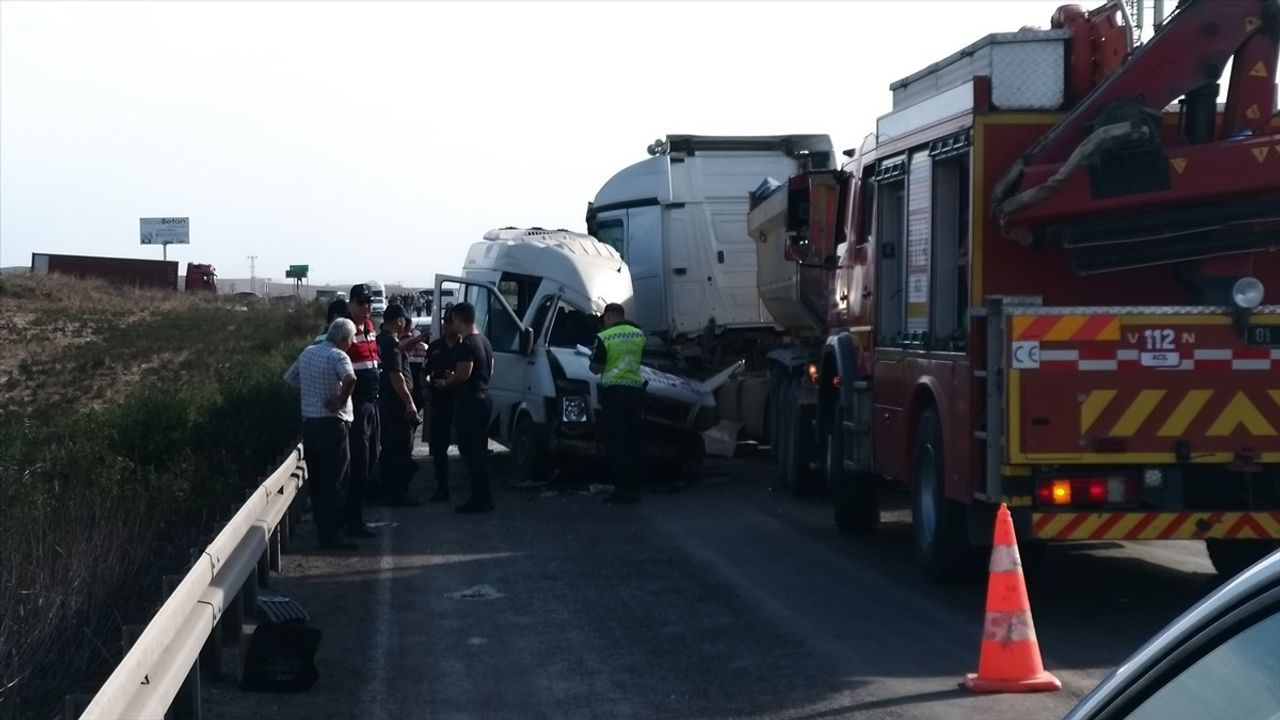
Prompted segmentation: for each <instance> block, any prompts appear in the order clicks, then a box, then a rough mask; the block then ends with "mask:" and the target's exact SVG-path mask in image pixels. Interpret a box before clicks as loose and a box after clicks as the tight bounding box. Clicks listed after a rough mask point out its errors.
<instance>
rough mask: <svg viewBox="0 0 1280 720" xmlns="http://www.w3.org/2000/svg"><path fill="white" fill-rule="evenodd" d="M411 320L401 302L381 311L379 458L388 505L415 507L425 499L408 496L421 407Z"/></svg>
mask: <svg viewBox="0 0 1280 720" xmlns="http://www.w3.org/2000/svg"><path fill="white" fill-rule="evenodd" d="M408 322H409V318H408V317H407V316H406V314H405V312H404V307H403V306H401V305H388V306H387V309H386V311H384V312H383V314H382V332H381V333H379V334H378V358H379V362H380V369H381V378H380V380H379V386H378V425H379V428H380V430H381V437H382V449H381V452H380V454H379V458H380V462H381V470H382V473H381V477H382V492H383V494H384V498H383V499H384V500H385V502H386V503H387V504H388V505H398V506H405V507H413V506H417V505H421V504H422V501H421V500H419V499H417V498H415V497H411V496H410V495H409V481H410V480H412V479H413V474H414V472H415V471H416V470H417V467H416V466H415V465H414V463H413V430H414V428H415V427H416V425H417V420H418V407H417V405H415V404H414V402H413V394H412V387H413V380H412V379H411V378H410V377H409V354H408V353H407V352H405V348H404V346H405V343H404V342H403V337H402V335H403V333H404V326H405V325H406V324H407V323H408Z"/></svg>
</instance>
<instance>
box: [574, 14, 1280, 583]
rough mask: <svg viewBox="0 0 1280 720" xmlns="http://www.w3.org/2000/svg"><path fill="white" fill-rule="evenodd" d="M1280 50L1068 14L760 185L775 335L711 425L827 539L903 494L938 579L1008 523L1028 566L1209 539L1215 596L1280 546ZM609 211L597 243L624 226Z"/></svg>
mask: <svg viewBox="0 0 1280 720" xmlns="http://www.w3.org/2000/svg"><path fill="white" fill-rule="evenodd" d="M1278 49H1280V2H1277V0H1184V2H1182V3H1180V4H1179V6H1178V8H1177V10H1176V11H1175V12H1174V13H1173V14H1172V15H1170V16H1169V18H1168V19H1167V21H1166V22H1165V23H1164V24H1163V25H1162V26H1161V27H1160V28H1159V29H1158V30H1157V32H1156V33H1155V35H1154V36H1153V37H1152V39H1151V40H1149V41H1148V42H1146V43H1145V44H1143V45H1140V46H1135V45H1134V38H1133V34H1132V27H1131V25H1130V22H1129V18H1128V17H1127V14H1126V11H1125V7H1124V5H1123V3H1122V2H1119V1H1113V2H1110V3H1107V4H1105V5H1103V6H1102V7H1099V8H1097V9H1094V10H1092V11H1088V12H1086V11H1084V10H1082V9H1081V8H1080V7H1079V6H1076V5H1066V6H1063V7H1062V8H1060V9H1059V10H1058V11H1057V12H1056V13H1055V14H1054V16H1053V18H1052V21H1051V25H1050V28H1049V29H1023V30H1021V31H1018V32H1012V33H999V34H993V35H989V36H987V37H986V38H984V39H982V40H980V41H979V42H977V43H975V44H973V45H970V46H969V47H967V48H965V49H963V50H962V51H961V52H958V53H956V54H954V55H951V56H949V57H946V58H944V59H942V60H940V61H939V62H937V63H935V64H933V65H930V66H929V67H927V68H925V69H923V70H921V71H920V72H917V73H915V74H913V75H910V76H908V77H906V78H903V79H901V80H899V81H897V82H895V83H893V84H892V85H891V87H890V89H891V90H892V94H893V106H892V110H891V112H889V113H888V114H886V115H883V116H882V117H880V118H879V120H878V121H877V123H876V128H875V132H874V133H872V134H871V135H869V136H868V137H867V138H866V140H865V141H864V142H863V144H862V147H861V148H860V149H859V150H858V151H857V152H856V153H854V152H846V155H848V156H850V157H851V159H850V161H849V162H847V163H846V164H845V165H844V167H843V168H841V169H833V168H832V166H831V164H825V165H824V164H823V163H821V162H812V161H810V162H808V163H807V165H808V167H806V168H800V169H799V170H797V171H796V172H795V173H793V174H792V176H791V177H790V178H789V179H788V180H786V181H785V183H777V182H774V183H764V184H761V183H760V180H761V179H762V178H763V177H764V176H765V175H772V172H770V173H761V174H760V175H757V179H756V184H757V185H760V189H759V190H758V191H757V192H756V193H753V194H752V195H751V198H750V211H749V216H748V219H747V223H746V225H747V232H748V237H750V238H751V239H752V241H753V242H754V246H755V248H754V249H755V251H756V258H755V260H756V270H757V274H758V275H757V282H756V287H757V290H758V297H759V299H760V300H761V301H762V305H763V308H762V309H761V311H760V312H761V313H762V314H761V317H762V318H764V319H765V320H766V321H767V323H768V324H769V325H770V326H771V327H772V329H773V331H774V334H773V335H772V340H769V339H768V338H769V336H768V334H767V333H766V334H760V333H756V334H755V335H754V338H755V341H757V347H759V348H760V352H759V355H760V359H759V360H758V362H756V363H754V369H755V370H756V375H755V377H754V378H753V377H751V376H750V375H744V377H743V378H741V379H740V380H739V382H738V384H737V385H736V386H735V385H727V386H726V387H724V388H721V390H720V393H719V394H718V398H717V401H718V404H719V405H720V406H721V408H722V412H721V417H722V418H725V417H726V416H727V414H728V413H729V412H730V411H731V410H732V409H733V408H735V407H736V408H737V409H738V411H739V412H740V416H741V417H740V420H741V421H742V422H743V423H744V428H745V427H749V426H750V424H751V418H752V417H762V418H765V422H764V427H763V429H762V434H763V436H764V438H765V439H766V440H767V441H768V442H769V444H770V445H771V446H772V448H773V453H774V457H775V460H776V462H777V463H778V464H779V467H780V473H781V475H782V477H783V478H784V479H785V481H786V482H787V483H788V484H789V485H790V486H791V488H792V489H793V490H794V491H796V492H806V491H810V490H823V489H825V490H826V491H827V492H828V493H829V494H830V496H831V499H832V503H833V506H834V512H835V520H836V524H837V526H838V527H839V529H840V530H841V531H842V532H845V533H861V532H868V531H871V530H872V529H873V528H874V527H875V526H876V525H877V523H878V521H879V517H880V512H879V510H880V497H881V491H882V489H883V488H884V487H885V486H886V485H890V484H893V485H902V486H906V487H909V488H910V491H911V496H912V517H913V529H914V544H915V548H916V552H917V555H918V556H919V559H920V560H921V562H922V564H923V566H924V567H925V569H926V571H927V573H928V574H929V575H930V576H931V577H934V578H937V579H945V578H953V577H956V576H959V575H963V574H967V573H969V572H970V571H972V569H974V568H978V567H981V559H980V558H981V557H982V555H981V553H980V552H979V550H980V548H981V547H982V546H983V545H989V543H990V538H991V527H992V522H993V518H994V510H995V508H996V507H997V506H998V505H999V503H1001V502H1004V503H1007V504H1008V505H1009V506H1010V508H1011V510H1012V511H1013V513H1014V518H1015V523H1016V525H1017V528H1018V532H1019V535H1020V539H1021V540H1022V541H1023V543H1024V551H1025V550H1034V549H1036V548H1038V547H1040V546H1041V543H1042V542H1050V541H1052V542H1056V541H1079V540H1095V541H1096V540H1157V539H1204V540H1205V541H1206V542H1207V545H1208V550H1209V555H1210V557H1211V559H1212V561H1213V563H1214V565H1215V566H1216V567H1217V569H1218V570H1219V571H1220V572H1224V573H1233V572H1235V571H1237V570H1239V569H1241V568H1242V567H1244V566H1245V565H1247V564H1248V563H1250V562H1251V561H1253V560H1255V559H1257V558H1259V557H1261V556H1262V555H1264V554H1266V553H1267V552H1268V551H1270V550H1271V549H1273V548H1275V547H1277V539H1280V251H1278V247H1280V114H1277V111H1276V63H1277V54H1278V52H1280V51H1278ZM1226 68H1230V71H1229V74H1228V76H1227V77H1223V74H1224V71H1225V69H1226ZM1220 83H1222V84H1225V89H1226V102H1225V104H1219V103H1218V98H1219V95H1220V91H1221V90H1222V87H1223V85H1222V84H1220ZM800 137H811V136H800ZM676 154H677V153H672V155H676ZM679 154H680V155H682V162H683V160H684V157H683V156H686V155H688V154H689V153H679ZM707 155H714V153H707ZM820 155H821V153H817V154H814V155H812V156H811V158H810V160H812V159H813V157H818V156H820ZM673 162H674V160H673ZM633 167H638V166H633ZM672 167H673V168H674V167H675V166H672ZM671 172H672V175H673V177H674V173H675V172H676V171H675V170H672V171H671ZM772 176H773V177H786V175H781V176H780V175H772ZM673 185H674V182H673ZM606 187H608V186H606ZM601 204H602V203H601V199H600V197H599V196H598V197H597V202H596V204H595V205H594V206H593V208H592V209H591V211H590V212H589V218H588V222H589V227H591V223H592V222H594V223H595V227H594V228H592V229H593V230H594V233H593V234H597V235H598V236H604V235H607V234H608V233H606V232H605V231H606V230H608V228H604V227H602V225H603V222H602V221H603V219H604V218H605V217H607V216H608V213H607V212H602V210H607V209H611V208H617V207H620V206H621V207H636V206H637V205H639V204H640V203H635V202H632V203H630V204H627V203H617V202H615V203H614V204H613V205H612V206H608V207H606V208H602V207H601ZM659 204H660V203H659ZM681 207H682V208H683V207H684V206H683V204H681ZM615 215H616V210H615ZM646 222H648V220H646ZM704 224H706V225H707V226H708V227H713V228H714V227H715V223H714V222H708V223H704ZM628 232H629V230H628ZM601 240H605V238H604V237H601ZM627 242H628V243H630V242H631V237H630V235H628V236H627ZM628 249H629V248H628ZM668 252H670V250H669V251H668ZM628 260H629V261H631V264H632V272H633V274H636V273H638V270H637V268H639V267H642V266H643V263H642V262H638V261H635V260H632V259H631V258H630V257H629V258H628ZM721 263H723V260H721ZM667 264H668V265H670V263H667ZM712 267H717V265H716V264H715V263H714V261H712ZM668 269H670V268H668ZM674 279H677V280H679V279H681V278H674ZM699 279H700V278H699ZM706 280H707V281H708V282H709V283H710V282H712V277H711V275H710V274H707V277H706ZM635 284H636V294H637V302H638V304H641V305H642V306H643V304H644V303H646V302H648V301H647V300H646V299H645V298H644V297H642V295H643V294H644V292H645V285H644V282H643V281H642V279H641V278H639V277H636V282H635ZM725 294H726V293H725V292H724V291H723V289H722V292H721V295H722V296H723V295H725ZM665 297H666V298H667V301H668V302H670V301H671V298H673V293H672V292H671V291H670V290H668V291H667V292H666V293H665ZM713 297H716V296H713ZM659 307H660V306H659ZM675 317H676V316H675V315H674V314H672V313H670V312H668V313H667V319H665V320H664V321H662V322H659V325H660V327H665V329H666V330H667V335H668V336H669V337H670V338H671V339H672V342H673V344H674V345H676V346H678V345H679V339H680V337H681V333H679V332H677V331H675V330H674V329H673V328H671V327H669V326H670V325H672V324H673V322H674V320H673V319H672V318H675ZM730 329H731V328H730ZM721 330H725V328H719V327H715V326H709V327H708V329H707V331H706V332H704V333H702V334H701V335H700V336H695V337H693V338H692V342H691V343H687V344H692V345H695V346H697V347H698V348H699V349H700V351H701V352H702V353H704V354H705V353H706V352H707V351H708V350H714V349H715V348H716V347H718V346H720V347H723V343H724V342H727V340H726V339H725V338H728V337H729V336H730V335H731V334H732V333H730V332H720V331H721ZM738 349H740V348H735V349H734V350H735V351H736V350H738ZM727 354H732V353H731V352H730V353H727ZM752 366H753V364H752V363H751V362H749V368H750V367H752ZM762 376H763V379H761V377H762ZM761 382H762V383H764V385H763V387H764V388H765V390H764V391H763V392H760V391H752V392H741V390H742V387H743V384H744V383H747V384H749V383H761ZM757 387H760V386H759V385H757ZM735 389H736V390H737V391H739V396H738V397H737V398H725V397H724V394H725V393H729V392H733V391H735Z"/></svg>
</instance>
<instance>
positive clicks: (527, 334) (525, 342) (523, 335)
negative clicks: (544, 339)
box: [520, 328, 533, 355]
mask: <svg viewBox="0 0 1280 720" xmlns="http://www.w3.org/2000/svg"><path fill="white" fill-rule="evenodd" d="M531 352H533V328H523V329H522V330H521V331H520V354H521V355H528V354H529V353H531Z"/></svg>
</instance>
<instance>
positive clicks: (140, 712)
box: [79, 445, 307, 720]
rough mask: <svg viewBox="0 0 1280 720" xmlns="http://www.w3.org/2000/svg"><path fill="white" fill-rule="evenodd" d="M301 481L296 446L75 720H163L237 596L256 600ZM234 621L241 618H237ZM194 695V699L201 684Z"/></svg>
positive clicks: (175, 590) (302, 467)
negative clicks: (246, 595)
mask: <svg viewBox="0 0 1280 720" xmlns="http://www.w3.org/2000/svg"><path fill="white" fill-rule="evenodd" d="M306 476H307V466H306V462H305V460H304V459H303V455H302V445H298V447H296V448H294V450H293V452H292V453H291V454H290V456H289V458H288V459H287V460H285V462H284V464H282V465H281V466H280V467H279V468H278V469H277V470H276V471H275V472H274V473H272V474H271V476H270V477H268V478H267V480H266V481H265V482H263V483H262V485H261V486H259V487H258V489H257V490H255V491H254V492H253V493H252V494H251V495H250V496H249V498H248V500H247V501H246V502H245V504H244V505H243V506H242V507H241V508H240V510H239V511H238V512H236V514H235V516H234V517H232V518H231V520H230V521H229V522H228V523H227V525H226V527H224V528H223V529H222V531H221V532H219V533H218V536H217V537H215V538H214V539H213V542H211V543H209V546H208V547H207V548H205V550H204V552H203V553H201V554H200V556H199V557H198V558H196V560H195V562H194V564H193V566H192V567H191V569H190V570H189V571H188V572H187V574H186V575H185V576H184V577H183V578H182V580H181V582H179V583H178V584H177V585H176V586H175V587H174V588H173V591H172V593H170V594H169V597H168V599H167V600H165V602H164V605H162V606H161V607H160V609H159V610H158V611H157V612H156V614H155V616H154V617H152V618H151V622H149V623H148V624H147V626H146V628H145V629H144V630H143V631H142V633H141V635H139V636H138V638H137V640H135V641H134V642H133V645H132V646H131V647H130V648H129V650H128V652H126V653H125V656H124V658H123V659H121V661H120V664H119V665H118V666H116V669H115V671H114V672H112V673H111V676H110V677H109V678H107V681H106V682H105V683H103V685H102V687H101V688H100V689H99V690H98V692H97V694H96V695H94V697H93V700H92V701H91V702H90V703H89V705H88V707H87V708H86V709H85V710H84V712H83V713H82V714H81V715H80V716H79V717H80V718H81V720H124V719H125V718H128V719H129V720H134V719H140V720H149V719H151V718H154V719H155V720H163V718H164V717H165V715H166V713H167V712H168V711H169V709H170V707H171V706H173V704H174V701H175V699H177V698H178V695H179V692H180V691H181V690H182V688H183V685H184V684H185V683H187V682H189V678H191V677H196V678H198V671H197V670H196V668H197V665H198V661H199V658H200V653H201V650H202V648H204V646H205V644H206V643H208V642H212V643H214V644H215V645H216V644H218V643H220V642H221V640H220V639H219V638H218V637H217V636H213V635H214V630H215V629H216V628H217V627H218V621H219V620H220V619H221V618H222V616H223V614H224V613H225V612H227V611H228V610H229V609H232V608H233V605H234V609H236V610H238V609H239V607H240V606H239V605H238V604H236V603H238V601H239V598H240V595H241V591H242V590H249V589H250V586H251V587H252V591H253V594H254V596H255V600H256V592H257V581H258V573H259V572H260V570H259V569H260V568H262V567H263V563H264V562H267V561H269V562H270V564H273V565H275V564H277V563H278V562H279V556H278V549H279V545H278V544H275V543H276V542H278V541H279V539H280V538H279V534H278V532H277V528H278V527H279V526H280V525H281V521H282V520H284V519H285V517H286V514H287V513H288V511H289V506H290V505H291V504H292V503H293V499H294V497H296V496H297V494H298V491H299V490H300V489H301V488H302V485H303V483H304V482H305V481H306ZM273 541H274V542H273ZM235 615H236V616H237V617H239V612H236V613H235ZM235 630H236V632H239V630H240V628H235ZM211 636H213V637H211ZM195 692H196V694H197V695H198V692H199V690H198V685H197V686H196V690H195ZM194 703H195V705H196V709H195V711H194V713H192V714H194V715H195V716H197V717H198V716H199V709H198V703H199V699H198V697H197V698H195V699H194Z"/></svg>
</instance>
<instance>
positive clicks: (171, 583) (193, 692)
mask: <svg viewBox="0 0 1280 720" xmlns="http://www.w3.org/2000/svg"><path fill="white" fill-rule="evenodd" d="M193 554H196V553H193ZM182 578H183V576H182V575H165V576H164V577H162V578H160V582H161V588H162V589H163V591H164V596H165V599H168V597H169V596H170V595H172V594H173V591H174V589H175V588H177V587H178V585H179V584H180V583H181V582H182ZM170 710H171V714H172V715H173V717H174V718H175V719H177V720H188V719H189V718H190V719H194V720H200V657H199V656H196V661H195V663H194V664H193V665H192V666H191V669H190V670H188V671H187V679H186V680H183V681H182V687H181V688H179V689H178V696H177V697H175V698H174V699H173V705H172V706H171V707H170ZM166 716H167V714H166Z"/></svg>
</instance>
